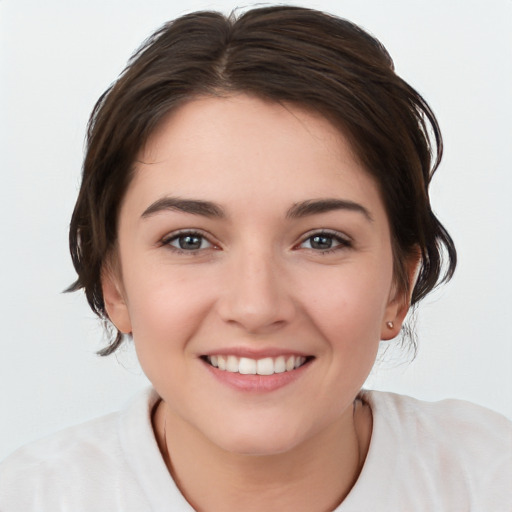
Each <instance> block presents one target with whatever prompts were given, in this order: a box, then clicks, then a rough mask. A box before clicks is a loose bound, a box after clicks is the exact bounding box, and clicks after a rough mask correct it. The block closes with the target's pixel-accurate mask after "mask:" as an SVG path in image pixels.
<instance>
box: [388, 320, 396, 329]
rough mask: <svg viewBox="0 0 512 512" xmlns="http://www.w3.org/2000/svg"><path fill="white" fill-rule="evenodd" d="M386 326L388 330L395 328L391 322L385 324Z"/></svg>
mask: <svg viewBox="0 0 512 512" xmlns="http://www.w3.org/2000/svg"><path fill="white" fill-rule="evenodd" d="M386 325H387V327H388V329H393V327H395V324H394V323H393V322H391V321H390V322H386Z"/></svg>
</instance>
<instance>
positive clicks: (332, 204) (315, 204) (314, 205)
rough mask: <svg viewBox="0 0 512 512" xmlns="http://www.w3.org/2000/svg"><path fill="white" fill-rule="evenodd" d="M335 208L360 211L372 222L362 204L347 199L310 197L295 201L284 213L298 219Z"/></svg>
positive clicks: (288, 216)
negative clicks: (310, 198) (305, 199)
mask: <svg viewBox="0 0 512 512" xmlns="http://www.w3.org/2000/svg"><path fill="white" fill-rule="evenodd" d="M335 210H348V211H352V212H357V213H361V214H362V215H364V217H366V219H367V220H369V221H370V222H373V217H372V215H371V214H370V212H369V211H368V210H367V209H366V208H365V207H364V206H363V205H361V204H359V203H355V202H354V201H349V200H347V199H335V198H327V199H312V200H308V201H302V202H300V203H295V204H294V205H293V206H292V207H291V208H290V209H289V210H288V212H287V213H286V217H287V218H289V219H298V218H301V217H306V216H308V215H316V214H319V213H327V212H331V211H335Z"/></svg>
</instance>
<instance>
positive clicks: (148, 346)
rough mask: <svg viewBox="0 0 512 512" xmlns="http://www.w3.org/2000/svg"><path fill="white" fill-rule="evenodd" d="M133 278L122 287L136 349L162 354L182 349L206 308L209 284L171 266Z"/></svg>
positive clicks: (208, 298) (208, 299)
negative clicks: (124, 288) (205, 284)
mask: <svg viewBox="0 0 512 512" xmlns="http://www.w3.org/2000/svg"><path fill="white" fill-rule="evenodd" d="M137 277H139V276H137ZM137 277H136V278H134V279H133V280H130V279H128V280H127V286H126V291H127V296H128V297H130V301H129V304H128V310H129V314H130V318H131V322H132V333H133V339H134V343H135V346H136V348H137V352H138V353H140V354H141V355H142V354H144V353H145V352H149V351H151V352H152V353H153V354H160V355H164V354H165V353H169V354H171V353H172V352H173V351H175V350H177V349H180V350H181V349H183V347H184V346H186V345H187V342H188V340H189V339H190V338H191V337H192V336H193V335H194V332H195V331H196V329H197V326H198V325H199V324H200V320H201V318H202V317H203V316H204V315H205V313H206V311H207V310H208V307H209V304H210V303H211V298H210V297H209V296H208V294H207V293H206V290H208V289H211V287H207V286H202V284H203V283H202V282H201V280H199V281H197V280H191V279H190V278H189V277H187V275H186V273H185V274H184V273H183V272H181V273H178V272H176V271H174V269H172V268H168V269H165V268H164V269H162V268H160V269H159V271H158V272H151V271H148V272H145V273H144V275H143V276H140V277H142V278H137ZM156 357H158V356H156Z"/></svg>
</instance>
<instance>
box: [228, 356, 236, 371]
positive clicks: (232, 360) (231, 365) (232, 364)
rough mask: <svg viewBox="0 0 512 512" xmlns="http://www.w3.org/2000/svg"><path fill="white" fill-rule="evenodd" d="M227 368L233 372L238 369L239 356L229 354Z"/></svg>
mask: <svg viewBox="0 0 512 512" xmlns="http://www.w3.org/2000/svg"><path fill="white" fill-rule="evenodd" d="M226 370H227V371H228V372H233V373H234V372H237V371H238V357H236V356H228V360H227V362H226Z"/></svg>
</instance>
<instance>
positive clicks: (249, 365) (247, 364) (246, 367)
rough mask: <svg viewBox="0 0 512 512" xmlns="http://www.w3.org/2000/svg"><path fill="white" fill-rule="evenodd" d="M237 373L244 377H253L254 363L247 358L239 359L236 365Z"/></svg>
mask: <svg viewBox="0 0 512 512" xmlns="http://www.w3.org/2000/svg"><path fill="white" fill-rule="evenodd" d="M238 371H239V372H240V373H243V374H244V375H254V374H255V373H256V361H255V360H254V359H249V358H247V357H241V358H240V362H239V363H238Z"/></svg>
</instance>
